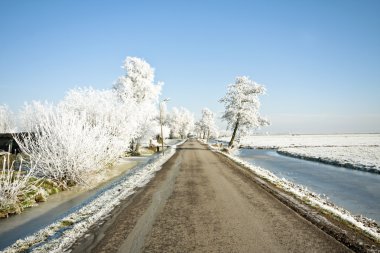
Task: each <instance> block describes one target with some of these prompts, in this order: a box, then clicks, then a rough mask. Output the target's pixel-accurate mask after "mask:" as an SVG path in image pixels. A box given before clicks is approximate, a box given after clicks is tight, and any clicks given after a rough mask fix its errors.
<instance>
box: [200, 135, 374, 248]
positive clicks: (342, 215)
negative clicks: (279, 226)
mask: <svg viewBox="0 0 380 253" xmlns="http://www.w3.org/2000/svg"><path fill="white" fill-rule="evenodd" d="M201 142H203V143H205V142H204V141H201ZM209 147H210V148H211V149H212V150H214V151H215V152H218V153H220V154H222V155H224V156H226V157H228V158H229V159H231V160H233V161H234V162H236V163H237V164H239V165H241V166H243V167H244V168H247V169H249V170H251V171H252V172H253V173H255V174H256V175H257V176H259V177H260V178H263V179H265V180H266V181H268V182H270V183H272V184H273V185H275V186H277V187H278V188H280V189H283V190H284V191H286V192H288V193H290V194H291V195H293V196H295V197H296V198H298V199H300V200H301V201H303V202H304V203H306V204H308V205H310V206H313V207H315V208H317V209H320V210H322V211H325V212H328V213H330V214H332V215H333V216H335V217H338V218H339V219H341V220H343V221H345V222H347V223H349V224H350V225H352V226H353V227H356V228H358V229H359V230H361V231H363V232H365V233H367V234H368V235H369V236H371V237H372V238H374V239H375V240H376V241H380V226H379V225H378V224H377V223H376V222H375V221H374V220H372V219H369V218H366V217H363V216H361V215H352V214H351V213H350V212H349V211H347V210H345V209H344V208H341V207H338V206H336V205H335V204H334V203H332V202H330V201H328V200H327V199H325V198H323V197H322V196H320V195H319V194H317V193H314V192H312V191H310V190H308V189H307V188H306V187H304V186H302V185H297V184H295V183H293V182H291V181H289V180H287V179H285V178H279V177H277V176H276V175H274V174H273V173H271V172H270V171H268V170H265V169H263V168H260V167H258V166H254V165H252V164H250V163H248V162H246V161H243V160H241V159H240V158H238V157H236V156H234V155H231V154H227V153H224V152H221V151H220V150H219V149H216V148H215V147H213V146H212V145H209Z"/></svg>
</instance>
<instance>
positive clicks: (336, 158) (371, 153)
mask: <svg viewBox="0 0 380 253" xmlns="http://www.w3.org/2000/svg"><path fill="white" fill-rule="evenodd" d="M277 152H278V153H280V154H283V155H288V156H292V157H296V158H302V159H307V160H312V161H318V162H323V163H328V164H332V165H337V166H342V167H346V168H351V169H356V170H362V171H368V172H373V173H379V174H380V146H352V147H303V148H301V147H300V148H280V149H279V150H278V151H277Z"/></svg>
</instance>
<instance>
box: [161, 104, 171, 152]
mask: <svg viewBox="0 0 380 253" xmlns="http://www.w3.org/2000/svg"><path fill="white" fill-rule="evenodd" d="M169 100H170V99H169V98H165V99H164V100H162V101H161V102H160V125H161V140H162V143H161V147H162V155H164V154H165V151H164V133H163V131H162V124H163V122H162V121H163V115H162V114H163V108H162V105H163V103H165V102H168V101H169Z"/></svg>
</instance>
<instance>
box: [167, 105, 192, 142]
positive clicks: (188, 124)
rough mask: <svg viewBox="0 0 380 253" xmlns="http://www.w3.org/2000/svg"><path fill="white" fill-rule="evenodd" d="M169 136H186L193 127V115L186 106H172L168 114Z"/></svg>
mask: <svg viewBox="0 0 380 253" xmlns="http://www.w3.org/2000/svg"><path fill="white" fill-rule="evenodd" d="M169 127H170V136H171V137H172V138H173V137H174V138H175V137H180V138H182V139H184V138H186V136H187V134H188V133H190V132H191V131H192V130H193V129H194V115H193V114H192V113H191V112H190V111H189V110H187V109H186V108H183V107H181V108H179V109H178V108H176V107H174V108H173V112H172V113H171V114H170V116H169Z"/></svg>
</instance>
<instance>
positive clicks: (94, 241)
mask: <svg viewBox="0 0 380 253" xmlns="http://www.w3.org/2000/svg"><path fill="white" fill-rule="evenodd" d="M72 250H73V252H350V250H349V249H348V248H346V247H345V246H344V245H342V244H341V243H339V242H338V241H336V240H335V239H333V238H332V237H330V236H329V235H327V234H326V233H324V232H323V231H321V230H320V229H318V228H317V227H315V226H314V225H313V224H311V223H310V222H308V221H307V220H305V219H304V218H302V217H301V216H299V215H298V214H297V213H296V212H294V211H293V210H291V209H290V208H288V207H287V206H285V205H284V204H283V203H281V202H280V201H278V200H277V199H276V198H275V197H273V196H272V195H271V194H269V193H268V192H266V191H265V190H263V189H262V188H261V187H260V186H258V185H256V184H255V183H254V182H253V181H252V180H250V179H249V178H248V177H246V176H244V175H243V173H241V171H239V170H238V169H236V168H235V166H234V165H231V164H227V163H226V162H225V161H223V159H222V158H221V156H220V155H218V154H215V153H214V152H212V151H210V150H208V149H207V147H206V146H204V145H201V144H200V143H198V142H196V141H195V140H193V141H191V140H190V141H187V142H186V143H185V144H184V145H182V146H181V147H180V148H178V151H177V153H176V154H175V155H174V156H173V157H172V158H171V159H170V160H169V161H168V162H167V163H166V164H165V165H164V166H163V168H162V169H161V170H160V171H159V172H158V173H157V174H156V176H155V178H154V179H152V180H151V182H150V183H149V184H148V185H147V186H145V187H144V188H141V189H140V190H139V191H138V192H137V193H136V194H134V195H133V196H132V197H130V198H129V199H127V200H125V201H124V202H123V203H122V204H121V205H120V206H119V207H118V208H117V209H115V210H114V211H113V213H112V214H111V215H110V216H109V218H108V219H107V220H106V221H105V222H104V223H102V224H98V226H96V227H94V228H93V229H92V230H91V231H90V232H89V233H88V234H87V235H86V237H84V238H82V239H81V240H79V241H78V242H77V243H76V244H75V245H74V247H73V248H72Z"/></svg>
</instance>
